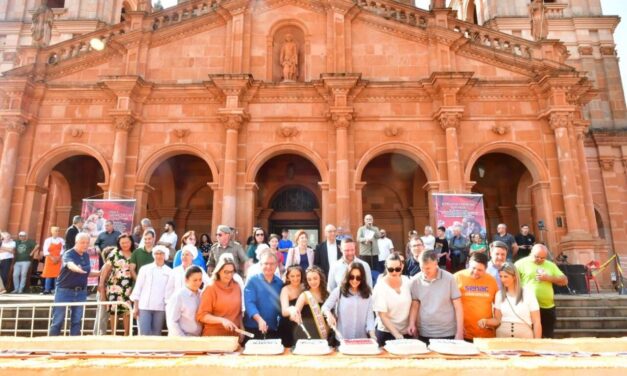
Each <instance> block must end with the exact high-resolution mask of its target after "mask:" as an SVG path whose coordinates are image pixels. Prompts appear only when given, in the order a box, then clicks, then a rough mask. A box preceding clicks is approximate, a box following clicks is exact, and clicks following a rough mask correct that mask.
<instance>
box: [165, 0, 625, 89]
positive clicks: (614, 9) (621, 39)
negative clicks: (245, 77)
mask: <svg viewBox="0 0 627 376" xmlns="http://www.w3.org/2000/svg"><path fill="white" fill-rule="evenodd" d="M415 2H416V6H418V7H420V8H423V9H428V8H429V3H430V0H415ZM153 3H155V0H153ZM176 3H177V0H161V4H162V5H163V6H164V7H166V8H167V7H170V6H172V5H176ZM447 3H448V1H447ZM601 6H602V8H603V14H605V15H619V16H620V17H621V18H622V21H621V23H620V24H618V27H617V28H616V31H615V32H614V41H615V43H616V50H617V51H618V56H619V57H620V56H624V55H625V54H627V1H625V0H601ZM619 65H620V71H621V78H622V81H623V91H625V88H627V58H624V59H622V61H620V62H619ZM625 97H626V98H627V92H626V93H625Z"/></svg>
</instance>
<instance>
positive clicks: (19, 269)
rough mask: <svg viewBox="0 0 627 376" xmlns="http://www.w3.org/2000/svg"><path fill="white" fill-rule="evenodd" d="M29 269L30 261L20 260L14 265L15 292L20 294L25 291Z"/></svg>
mask: <svg viewBox="0 0 627 376" xmlns="http://www.w3.org/2000/svg"><path fill="white" fill-rule="evenodd" d="M29 269H30V261H18V262H16V263H15V264H14V265H13V292H16V293H18V294H21V293H23V292H24V287H26V277H27V276H28V270H29Z"/></svg>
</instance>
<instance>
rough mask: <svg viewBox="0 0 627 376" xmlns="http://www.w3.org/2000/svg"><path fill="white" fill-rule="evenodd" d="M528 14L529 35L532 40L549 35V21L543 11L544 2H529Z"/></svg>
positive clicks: (538, 0)
mask: <svg viewBox="0 0 627 376" xmlns="http://www.w3.org/2000/svg"><path fill="white" fill-rule="evenodd" d="M529 16H530V17H531V35H532V36H533V40H536V41H538V40H542V39H546V37H547V36H548V35H549V22H548V20H547V18H546V14H545V13H544V2H543V1H542V0H532V1H531V4H529Z"/></svg>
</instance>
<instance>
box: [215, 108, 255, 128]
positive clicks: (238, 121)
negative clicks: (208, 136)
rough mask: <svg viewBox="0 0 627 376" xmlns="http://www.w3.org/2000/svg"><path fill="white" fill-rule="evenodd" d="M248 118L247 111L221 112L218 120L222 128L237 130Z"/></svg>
mask: <svg viewBox="0 0 627 376" xmlns="http://www.w3.org/2000/svg"><path fill="white" fill-rule="evenodd" d="M249 119H250V116H248V114H247V113H245V112H241V113H223V114H222V115H220V121H221V122H222V124H223V125H224V128H226V129H228V130H235V131H239V130H240V129H241V127H242V125H243V124H244V123H245V122H246V121H248V120H249Z"/></svg>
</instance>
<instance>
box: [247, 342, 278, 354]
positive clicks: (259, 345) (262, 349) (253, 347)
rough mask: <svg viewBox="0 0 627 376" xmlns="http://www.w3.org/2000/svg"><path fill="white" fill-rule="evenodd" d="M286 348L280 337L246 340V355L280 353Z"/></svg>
mask: <svg viewBox="0 0 627 376" xmlns="http://www.w3.org/2000/svg"><path fill="white" fill-rule="evenodd" d="M284 351H285V348H284V347H283V345H282V344H281V340H280V339H251V340H250V341H248V342H246V347H245V348H244V352H243V353H244V354H245V355H280V354H283V352H284Z"/></svg>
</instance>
